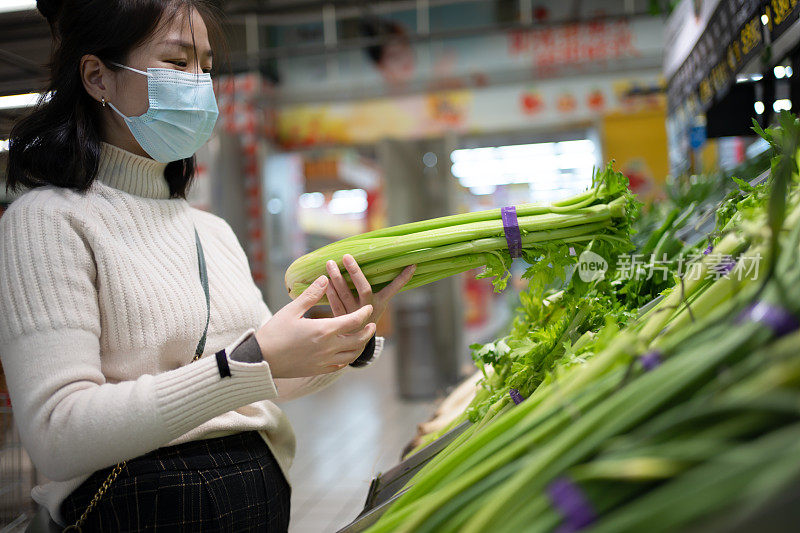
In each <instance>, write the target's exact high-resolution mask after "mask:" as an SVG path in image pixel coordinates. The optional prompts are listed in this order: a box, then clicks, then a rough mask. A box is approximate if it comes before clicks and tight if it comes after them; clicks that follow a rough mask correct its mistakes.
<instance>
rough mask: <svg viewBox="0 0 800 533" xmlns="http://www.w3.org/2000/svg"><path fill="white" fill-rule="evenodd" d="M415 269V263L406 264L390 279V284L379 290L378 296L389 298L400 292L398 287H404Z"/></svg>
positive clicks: (384, 298) (383, 298)
mask: <svg viewBox="0 0 800 533" xmlns="http://www.w3.org/2000/svg"><path fill="white" fill-rule="evenodd" d="M416 270H417V265H408V266H407V267H405V268H404V269H403V271H402V272H400V274H399V275H398V276H397V277H396V278H394V279H393V280H392V282H391V283H390V284H388V285H387V286H386V287H384V288H383V290H382V291H381V292H379V293H378V296H379V297H380V298H381V299H382V300H389V299H391V298H392V297H393V296H394V295H395V294H397V293H398V292H400V289H402V288H403V287H405V285H406V283H408V282H409V281H411V278H412V277H414V272H415V271H416Z"/></svg>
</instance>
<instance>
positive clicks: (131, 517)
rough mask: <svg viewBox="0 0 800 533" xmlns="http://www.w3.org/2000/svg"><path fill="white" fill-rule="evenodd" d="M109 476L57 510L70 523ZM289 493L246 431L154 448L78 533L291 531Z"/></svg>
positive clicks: (100, 475) (94, 479)
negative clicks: (109, 532)
mask: <svg viewBox="0 0 800 533" xmlns="http://www.w3.org/2000/svg"><path fill="white" fill-rule="evenodd" d="M112 470H113V467H109V468H106V469H103V470H98V471H97V472H95V473H94V474H92V475H91V476H90V477H89V479H87V480H86V481H85V482H84V483H83V484H81V485H80V486H79V487H78V488H77V489H75V491H73V492H72V493H71V494H70V495H69V496H67V498H66V499H65V500H64V502H63V503H62V504H61V516H62V517H63V518H64V520H66V523H67V524H74V523H75V522H76V521H77V520H78V518H79V517H80V516H81V514H83V512H84V511H85V510H86V506H87V505H88V504H89V502H90V501H91V499H92V497H93V496H94V494H95V493H96V492H97V489H98V487H100V485H101V484H102V483H103V481H104V480H105V479H106V477H108V474H109V473H110V472H111V471H112ZM290 495H291V489H290V488H289V484H288V483H287V482H286V478H285V477H284V475H283V473H282V471H281V469H280V467H279V466H278V463H277V462H276V461H275V458H274V457H273V455H272V452H270V449H269V447H268V446H267V444H266V443H265V442H264V439H263V438H261V436H260V435H259V434H258V432H256V431H248V432H242V433H237V434H235V435H229V436H226V437H219V438H215V439H206V440H199V441H192V442H187V443H184V444H178V445H176V446H168V447H164V448H159V449H157V450H154V451H152V452H150V453H148V454H145V455H142V456H140V457H136V458H134V459H131V460H130V461H128V462H127V464H126V466H125V468H123V469H122V472H120V474H119V476H118V477H117V479H116V480H114V482H113V483H112V484H111V487H110V488H109V490H108V491H107V492H106V493H105V494H104V495H103V497H102V498H101V499H100V501H99V503H98V504H97V507H95V508H94V509H93V510H92V512H91V513H90V514H89V516H88V517H87V519H86V522H85V523H84V525H83V527H82V530H83V531H170V532H171V531H209V532H211V531H226V532H227V531H269V532H273V531H274V532H285V531H287V529H288V527H289V498H290Z"/></svg>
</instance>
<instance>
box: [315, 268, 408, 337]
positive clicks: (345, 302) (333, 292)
mask: <svg viewBox="0 0 800 533" xmlns="http://www.w3.org/2000/svg"><path fill="white" fill-rule="evenodd" d="M342 263H344V267H345V268H346V269H347V272H348V273H349V274H350V279H352V280H353V285H355V287H356V292H357V293H358V300H356V298H355V296H353V293H352V291H351V290H350V288H349V287H348V286H347V282H346V281H345V279H344V277H343V276H342V273H341V272H339V267H338V265H337V264H336V262H335V261H328V262H327V263H326V264H325V267H326V269H327V271H328V276H329V277H330V278H331V283H330V284H329V285H328V290H327V295H328V302H329V303H330V305H331V310H332V311H333V316H335V317H338V316H343V315H345V314H347V313H353V312H355V311H356V310H358V309H363V308H364V307H365V306H370V305H371V306H372V316H371V317H370V319H369V320H370V322H374V323H375V324H377V323H378V320H380V318H381V316H382V315H383V312H384V311H386V307H387V306H388V305H389V300H391V299H392V297H393V296H394V295H395V294H397V293H398V292H400V289H402V288H403V287H404V286H405V284H406V283H408V282H409V280H410V279H411V277H412V276H413V275H414V271H415V270H416V269H417V265H409V266H407V267H406V268H404V269H403V271H402V272H401V273H400V275H398V276H397V277H396V278H395V279H394V280H392V282H391V283H390V284H389V285H387V286H386V287H384V288H383V290H381V291H380V292H379V293H378V294H372V287H371V286H370V284H369V282H368V281H367V277H366V276H365V275H364V273H363V272H361V268H360V267H359V266H358V263H356V260H355V258H354V257H353V256H352V255H350V254H346V255H345V256H344V257H343V258H342Z"/></svg>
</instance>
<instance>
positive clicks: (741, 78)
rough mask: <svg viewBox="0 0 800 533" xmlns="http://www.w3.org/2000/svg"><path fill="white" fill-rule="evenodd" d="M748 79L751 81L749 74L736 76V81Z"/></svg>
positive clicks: (742, 81)
mask: <svg viewBox="0 0 800 533" xmlns="http://www.w3.org/2000/svg"><path fill="white" fill-rule="evenodd" d="M747 81H750V78H749V77H748V76H742V75H741V74H740V75H738V76H736V83H745V82H747Z"/></svg>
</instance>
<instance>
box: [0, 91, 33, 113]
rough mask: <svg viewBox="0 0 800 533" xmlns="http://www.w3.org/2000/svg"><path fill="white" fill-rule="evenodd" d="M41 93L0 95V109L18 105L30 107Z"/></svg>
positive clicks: (14, 107) (13, 107) (12, 107)
mask: <svg viewBox="0 0 800 533" xmlns="http://www.w3.org/2000/svg"><path fill="white" fill-rule="evenodd" d="M40 96H41V93H28V94H12V95H9V96H0V109H16V108H18V107H30V106H32V105H34V104H35V103H36V101H37V100H39V97H40Z"/></svg>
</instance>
